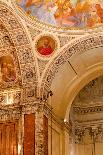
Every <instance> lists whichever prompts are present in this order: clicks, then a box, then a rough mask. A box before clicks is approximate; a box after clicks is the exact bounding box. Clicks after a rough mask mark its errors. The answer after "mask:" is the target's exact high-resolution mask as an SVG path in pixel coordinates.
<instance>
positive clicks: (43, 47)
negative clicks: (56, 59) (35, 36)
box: [36, 36, 55, 56]
mask: <svg viewBox="0 0 103 155" xmlns="http://www.w3.org/2000/svg"><path fill="white" fill-rule="evenodd" d="M36 49H37V51H38V52H39V53H40V54H41V55H44V56H49V55H51V54H52V53H53V52H54V50H55V40H54V39H53V38H51V37H50V36H42V37H40V38H39V40H38V41H37V44H36Z"/></svg>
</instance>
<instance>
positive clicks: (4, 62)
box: [0, 56, 16, 82]
mask: <svg viewBox="0 0 103 155" xmlns="http://www.w3.org/2000/svg"><path fill="white" fill-rule="evenodd" d="M0 65H1V75H2V80H3V81H5V82H11V81H14V80H15V79H16V72H15V69H14V63H13V59H12V58H11V57H10V56H2V57H1V58H0Z"/></svg>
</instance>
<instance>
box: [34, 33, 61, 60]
mask: <svg viewBox="0 0 103 155" xmlns="http://www.w3.org/2000/svg"><path fill="white" fill-rule="evenodd" d="M42 37H50V38H51V39H53V40H54V42H55V48H54V50H53V52H52V53H51V54H50V55H47V56H45V55H41V54H40V53H39V52H38V50H37V43H38V41H39V39H40V38H42ZM33 42H34V49H35V54H36V55H37V57H38V58H39V59H42V60H49V59H50V58H51V57H54V56H55V55H56V54H57V53H58V50H59V48H60V41H59V39H58V37H57V36H54V34H52V33H41V34H40V35H38V36H36V37H35V40H34V41H33Z"/></svg>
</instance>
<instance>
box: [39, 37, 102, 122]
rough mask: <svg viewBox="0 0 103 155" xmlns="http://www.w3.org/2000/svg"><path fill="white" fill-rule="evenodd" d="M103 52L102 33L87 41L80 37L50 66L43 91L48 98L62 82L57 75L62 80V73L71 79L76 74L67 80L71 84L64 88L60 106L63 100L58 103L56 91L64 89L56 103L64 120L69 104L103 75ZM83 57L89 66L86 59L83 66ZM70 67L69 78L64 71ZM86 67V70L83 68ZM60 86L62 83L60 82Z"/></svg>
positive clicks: (57, 112) (54, 106) (87, 38)
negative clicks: (90, 83) (91, 82)
mask: <svg viewBox="0 0 103 155" xmlns="http://www.w3.org/2000/svg"><path fill="white" fill-rule="evenodd" d="M102 51H103V35H102V34H95V35H88V36H85V37H83V38H80V39H79V40H75V41H74V42H72V43H71V44H68V47H67V48H65V49H64V50H63V51H62V52H61V53H60V54H59V56H57V57H56V58H55V60H54V61H53V62H52V63H51V64H50V66H49V68H48V69H47V71H46V73H45V76H44V77H43V80H42V85H41V92H43V93H44V95H46V93H47V92H48V91H49V90H50V89H51V90H53V91H54V87H56V83H58V82H57V81H59V80H58V79H56V77H57V76H58V77H59V78H61V77H62V75H61V74H64V75H65V76H71V74H73V76H72V77H71V79H69V78H67V79H66V78H64V79H65V81H67V80H68V81H70V82H69V84H68V86H66V88H63V87H62V88H63V89H65V90H64V92H63V98H62V97H61V103H59V102H60V100H58V101H57V103H56V92H58V91H59V90H60V89H61V88H60V87H58V90H55V91H56V92H55V91H54V96H55V103H53V108H54V111H55V113H56V114H57V115H58V116H59V117H60V118H61V119H63V118H64V117H65V113H66V110H67V106H68V105H69V106H70V105H71V104H72V101H73V99H74V98H75V96H76V95H77V93H78V92H79V91H80V90H81V89H82V88H83V87H84V86H85V85H86V84H87V83H88V82H89V81H91V80H93V79H94V78H96V77H98V76H100V75H102V74H103V62H102V59H103V54H102ZM89 56H90V57H89ZM81 57H82V58H83V57H84V58H86V60H87V64H86V62H84V60H83V59H82V63H79V61H81ZM92 59H93V60H92ZM78 63H79V64H78ZM66 64H69V68H71V70H72V72H71V71H70V69H69V70H68V71H67V73H68V75H67V74H65V73H64V72H61V71H63V70H66V68H67V66H68V65H66ZM82 65H83V66H84V67H82ZM63 66H64V68H63ZM60 72H61V73H60ZM65 72H66V71H65ZM55 79H56V80H55ZM62 80H63V77H62ZM62 80H61V81H62ZM54 81H55V82H54ZM64 83H65V82H64ZM54 85H55V86H54ZM58 85H61V84H60V83H59V84H58ZM64 85H65V84H64ZM62 86H63V85H62ZM63 89H62V91H63ZM59 95H60V94H57V96H59ZM60 96H61V95H60ZM57 98H58V97H57ZM53 102H54V100H53Z"/></svg>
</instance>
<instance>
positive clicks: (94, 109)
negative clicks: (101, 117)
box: [73, 106, 103, 115]
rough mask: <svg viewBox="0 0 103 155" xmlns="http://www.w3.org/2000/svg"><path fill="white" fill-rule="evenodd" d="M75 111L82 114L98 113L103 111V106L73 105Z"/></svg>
mask: <svg viewBox="0 0 103 155" xmlns="http://www.w3.org/2000/svg"><path fill="white" fill-rule="evenodd" d="M73 112H74V113H76V114H81V115H84V114H88V113H98V112H103V106H95V107H87V108H81V107H73Z"/></svg>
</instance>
